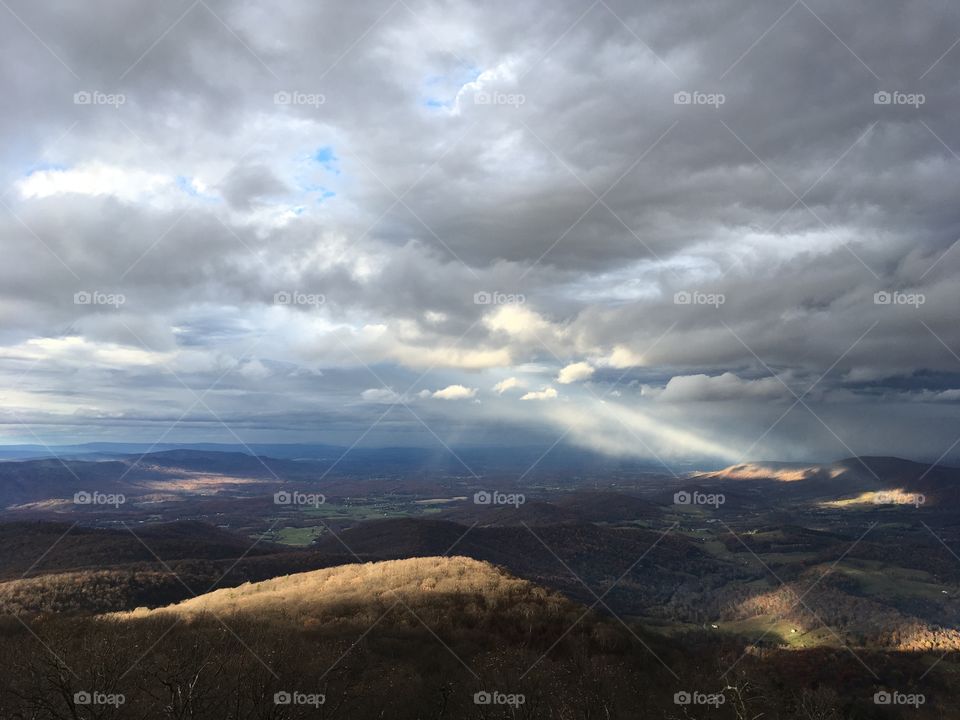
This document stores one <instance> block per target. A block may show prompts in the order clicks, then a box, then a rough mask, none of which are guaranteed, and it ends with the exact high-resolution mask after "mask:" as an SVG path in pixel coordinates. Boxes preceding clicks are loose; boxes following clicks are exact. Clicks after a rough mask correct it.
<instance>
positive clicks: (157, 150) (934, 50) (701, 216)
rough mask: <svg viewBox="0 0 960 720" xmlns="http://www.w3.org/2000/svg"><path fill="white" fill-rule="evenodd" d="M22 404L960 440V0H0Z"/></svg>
mask: <svg viewBox="0 0 960 720" xmlns="http://www.w3.org/2000/svg"><path fill="white" fill-rule="evenodd" d="M0 56H2V62H0V97H2V98H3V101H2V102H3V111H2V113H0V135H2V140H3V141H2V143H0V257H2V262H0V442H2V443H31V444H33V443H47V444H61V443H75V442H84V441H103V440H114V441H137V442H144V441H145V442H153V441H163V442H208V441H220V442H230V443H234V442H324V443H335V444H343V445H347V446H350V445H353V444H358V445H364V446H378V445H418V446H430V447H434V446H436V447H444V448H447V447H450V448H455V447H457V446H462V445H470V444H484V445H491V446H497V445H537V446H542V447H543V448H544V451H547V450H549V449H550V448H551V447H553V446H554V445H573V446H578V447H584V448H590V449H592V450H598V451H601V452H603V453H607V454H610V455H613V456H623V457H632V458H649V459H657V460H661V461H663V462H667V463H669V462H672V461H673V460H677V459H690V458H694V459H695V458H710V459H713V460H721V461H724V462H730V463H735V462H740V461H745V460H752V459H780V460H798V461H800V460H802V461H807V460H830V459H835V458H840V457H847V456H851V455H856V454H863V455H867V454H874V455H876V454H883V455H900V456H903V457H909V458H917V459H928V460H936V459H940V458H942V459H944V460H945V461H949V460H960V446H958V439H960V413H958V410H960V404H958V403H960V324H958V323H957V309H958V300H960V292H958V291H960V281H958V277H957V274H958V271H960V250H958V249H957V248H956V245H957V244H958V242H957V241H958V237H960V204H958V203H957V197H958V190H960V157H958V155H957V153H960V126H958V125H957V122H956V118H957V117H958V115H960V95H958V81H957V78H958V76H960V73H958V69H960V6H957V5H956V4H954V3H946V2H934V1H933V0H928V1H923V2H921V1H919V0H907V1H905V2H904V1H900V0H898V1H896V2H893V1H886V0H880V1H871V2H866V1H865V0H856V1H854V2H846V3H831V2H825V1H824V0H796V2H793V3H792V4H791V3H789V2H788V1H787V0H782V1H781V0H778V1H777V2H765V3H756V2H739V1H732V0H709V1H694V2H684V3H675V2H649V3H633V2H620V1H618V0H598V1H597V2H592V3H591V2H589V1H587V0H578V1H577V2H574V1H573V0H550V1H549V2H547V1H546V0H531V1H530V2H524V3H516V2H509V3H507V2H499V1H498V0H494V1H492V2H483V3H478V2H473V3H469V2H459V1H457V0H446V1H440V0H437V1H429V0H428V1H422V0H396V1H395V2H389V1H386V0H371V1H370V2H363V3H348V4H344V3H333V2H315V1H310V2H307V1H306V0H302V1H301V0H279V1H278V2H274V3H254V2H242V1H240V2H226V1H220V0H197V1H191V0H170V1H169V2H163V3H146V2H131V1H129V0H90V1H89V2H84V3H76V2H70V1H68V0H50V1H49V2H44V3H35V2H31V1H30V0H4V1H3V2H2V3H0Z"/></svg>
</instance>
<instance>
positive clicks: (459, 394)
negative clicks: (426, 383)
mask: <svg viewBox="0 0 960 720" xmlns="http://www.w3.org/2000/svg"><path fill="white" fill-rule="evenodd" d="M476 394H477V389H476V388H468V387H465V386H463V385H447V387H445V388H443V390H437V391H436V392H435V393H433V397H435V398H439V399H441V400H466V399H467V398H472V397H473V396H474V395H476Z"/></svg>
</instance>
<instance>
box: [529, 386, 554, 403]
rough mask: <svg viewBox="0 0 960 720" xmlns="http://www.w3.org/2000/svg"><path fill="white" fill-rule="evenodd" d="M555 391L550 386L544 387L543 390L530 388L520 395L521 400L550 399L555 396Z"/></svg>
mask: <svg viewBox="0 0 960 720" xmlns="http://www.w3.org/2000/svg"><path fill="white" fill-rule="evenodd" d="M557 395H558V393H557V391H556V390H555V389H554V388H552V387H545V388H544V389H543V390H531V391H530V392H528V393H527V394H526V395H524V396H523V397H521V398H520V399H521V400H552V399H553V398H555V397H557Z"/></svg>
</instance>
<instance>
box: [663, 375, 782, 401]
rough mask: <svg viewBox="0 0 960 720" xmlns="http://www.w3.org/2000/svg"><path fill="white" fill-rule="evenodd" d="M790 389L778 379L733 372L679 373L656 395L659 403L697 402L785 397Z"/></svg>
mask: <svg viewBox="0 0 960 720" xmlns="http://www.w3.org/2000/svg"><path fill="white" fill-rule="evenodd" d="M786 394H787V389H786V388H785V387H784V386H783V384H782V383H781V382H780V381H779V380H777V379H776V378H772V377H768V378H760V379H758V380H743V379H742V378H739V377H737V376H736V375H734V374H733V373H729V372H726V373H723V374H722V375H717V376H714V377H711V376H709V375H676V376H674V377H672V378H670V381H669V382H668V383H667V386H666V387H665V388H664V389H663V391H662V392H660V393H659V395H657V400H658V401H659V402H698V401H711V400H744V399H747V400H749V399H775V398H781V397H784V396H785V395H786Z"/></svg>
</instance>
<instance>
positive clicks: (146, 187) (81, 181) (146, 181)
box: [17, 163, 174, 201]
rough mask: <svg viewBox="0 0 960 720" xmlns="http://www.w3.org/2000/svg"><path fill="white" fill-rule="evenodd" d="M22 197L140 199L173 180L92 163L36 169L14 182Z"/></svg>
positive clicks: (156, 174)
mask: <svg viewBox="0 0 960 720" xmlns="http://www.w3.org/2000/svg"><path fill="white" fill-rule="evenodd" d="M17 187H18V188H19V190H20V194H21V195H22V196H23V197H24V198H45V197H50V196H51V195H61V194H65V193H75V194H79V195H113V196H114V197H118V198H120V199H122V200H128V201H132V200H142V199H144V198H146V197H149V196H152V195H156V194H157V193H160V192H163V191H169V190H171V189H172V188H173V187H174V179H173V178H172V177H170V176H169V175H161V174H159V173H153V172H149V171H146V170H130V169H127V168H122V167H117V166H114V165H105V164H102V163H92V164H89V165H84V166H80V167H77V168H69V169H56V170H38V171H37V172H34V173H31V174H30V175H28V176H27V177H25V178H24V179H23V180H20V181H19V182H18V183H17Z"/></svg>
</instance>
